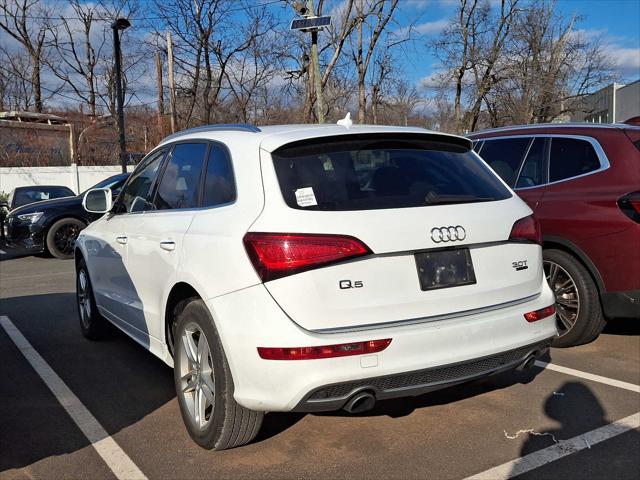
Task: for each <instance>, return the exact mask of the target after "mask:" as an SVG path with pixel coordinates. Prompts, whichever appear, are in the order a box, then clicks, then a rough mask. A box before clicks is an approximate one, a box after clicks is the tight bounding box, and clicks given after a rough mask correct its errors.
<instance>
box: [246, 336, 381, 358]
mask: <svg viewBox="0 0 640 480" xmlns="http://www.w3.org/2000/svg"><path fill="white" fill-rule="evenodd" d="M390 343H391V339H390V338H385V339H383V340H368V341H366V342H355V343H340V344H338V345H324V346H321V347H286V348H274V347H258V355H260V358H264V359H265V360H317V359H319V358H334V357H348V356H350V355H364V354H367V353H377V352H381V351H382V350H384V349H385V348H387V347H388V346H389V344H390Z"/></svg>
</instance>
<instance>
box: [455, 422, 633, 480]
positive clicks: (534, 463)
mask: <svg viewBox="0 0 640 480" xmlns="http://www.w3.org/2000/svg"><path fill="white" fill-rule="evenodd" d="M637 428H640V412H638V413H634V414H633V415H629V416H628V417H625V418H623V419H621V420H618V421H616V422H613V423H610V424H609V425H605V426H604V427H600V428H597V429H595V430H591V431H590V432H587V433H583V434H582V435H578V436H576V437H573V438H570V439H569V440H560V441H559V442H558V443H556V444H554V445H551V446H550V447H547V448H543V449H542V450H538V451H536V452H533V453H530V454H528V455H525V456H524V457H520V458H516V459H515V460H511V461H510V462H506V463H503V464H502V465H498V466H497V467H494V468H491V469H489V470H485V471H484V472H480V473H478V474H476V475H473V476H471V477H467V479H466V480H505V479H507V478H512V477H515V476H517V475H521V474H523V473H526V472H529V471H531V470H534V469H536V468H540V467H542V466H543V465H546V464H547V463H551V462H553V461H555V460H559V459H560V458H562V457H566V456H567V455H571V454H572V453H576V452H579V451H580V450H584V449H585V448H591V446H592V445H595V444H597V443H600V442H604V441H605V440H608V439H610V438H613V437H616V436H618V435H621V434H623V433H625V432H628V431H630V430H633V429H637Z"/></svg>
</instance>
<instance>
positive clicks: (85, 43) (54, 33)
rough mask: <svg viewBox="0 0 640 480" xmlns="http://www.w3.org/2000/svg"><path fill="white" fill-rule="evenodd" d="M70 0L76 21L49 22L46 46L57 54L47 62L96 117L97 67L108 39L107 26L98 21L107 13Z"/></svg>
mask: <svg viewBox="0 0 640 480" xmlns="http://www.w3.org/2000/svg"><path fill="white" fill-rule="evenodd" d="M68 1H69V3H68V6H69V7H70V8H71V10H72V12H73V15H74V16H75V17H74V20H75V21H74V22H71V21H70V20H68V19H67V18H65V17H61V18H60V19H59V20H58V21H53V20H52V21H51V22H50V24H49V25H48V29H49V32H50V35H49V37H50V39H49V40H48V41H47V43H46V46H47V47H49V48H50V49H51V50H53V51H54V52H55V53H56V55H55V56H53V55H52V56H50V57H49V58H48V60H46V64H47V66H48V67H49V68H50V69H51V71H52V72H53V73H54V75H55V76H56V77H58V78H59V79H60V80H62V81H63V83H64V84H65V85H66V86H68V87H69V88H70V89H71V90H73V92H75V94H76V95H77V96H78V98H79V99H80V100H82V101H83V102H84V103H86V104H87V105H88V106H89V112H90V113H91V116H93V117H95V116H96V96H97V89H98V78H97V75H96V69H97V66H98V62H99V61H100V60H101V53H102V49H103V47H104V45H105V41H106V31H105V28H106V27H108V26H107V25H106V24H105V23H104V22H100V24H99V23H97V21H96V20H97V17H99V16H100V15H104V13H105V12H104V11H103V10H102V9H100V7H97V6H95V5H94V4H91V3H84V2H81V1H80V0H68ZM96 30H98V31H99V32H100V33H99V34H98V35H95V32H96ZM83 84H84V85H83Z"/></svg>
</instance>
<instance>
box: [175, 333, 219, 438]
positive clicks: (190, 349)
mask: <svg viewBox="0 0 640 480" xmlns="http://www.w3.org/2000/svg"><path fill="white" fill-rule="evenodd" d="M177 350H178V352H177V353H178V354H177V356H176V361H177V365H176V368H178V373H179V375H180V388H179V391H178V393H179V395H182V398H183V400H184V404H185V405H186V407H187V411H188V412H189V415H190V417H191V420H192V422H193V424H194V425H195V426H196V427H197V428H199V429H200V430H204V429H206V428H207V427H208V425H209V424H210V423H211V419H212V418H213V410H214V406H215V377H214V373H213V361H212V359H211V350H210V348H209V342H207V338H206V336H205V334H204V332H203V331H202V330H201V329H200V327H198V325H196V324H195V323H189V324H187V325H186V327H185V329H184V331H183V332H182V335H181V338H180V345H179V346H178V348H177Z"/></svg>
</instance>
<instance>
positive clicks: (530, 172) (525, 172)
mask: <svg viewBox="0 0 640 480" xmlns="http://www.w3.org/2000/svg"><path fill="white" fill-rule="evenodd" d="M544 147H545V139H544V138H536V139H534V140H533V143H532V144H531V148H529V153H527V158H526V159H525V161H524V164H523V165H522V170H521V171H520V176H519V177H518V183H516V188H530V187H537V186H538V185H542V184H543V183H544V165H545V162H544V150H545V148H544Z"/></svg>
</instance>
